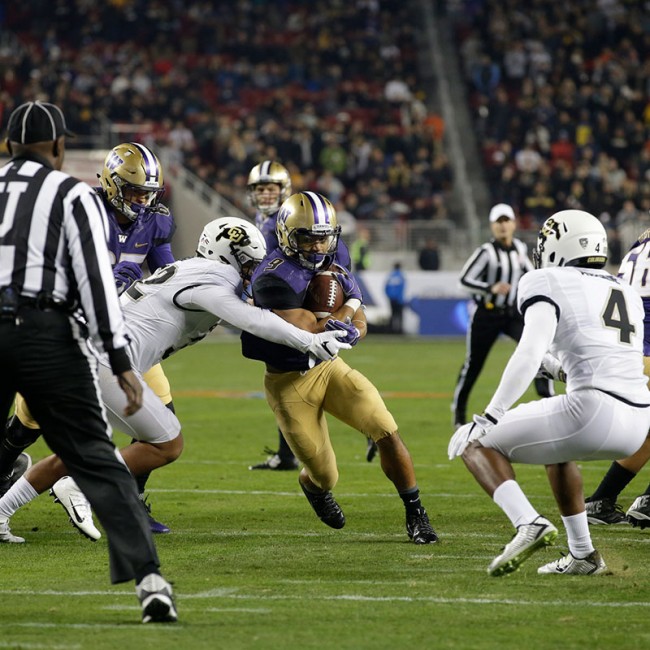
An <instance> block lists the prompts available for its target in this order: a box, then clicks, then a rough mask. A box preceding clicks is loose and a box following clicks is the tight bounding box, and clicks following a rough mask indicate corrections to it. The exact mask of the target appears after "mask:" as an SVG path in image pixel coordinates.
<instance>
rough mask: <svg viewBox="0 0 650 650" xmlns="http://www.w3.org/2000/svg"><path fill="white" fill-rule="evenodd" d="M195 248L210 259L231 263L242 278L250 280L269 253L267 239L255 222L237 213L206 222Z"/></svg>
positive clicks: (202, 255)
mask: <svg viewBox="0 0 650 650" xmlns="http://www.w3.org/2000/svg"><path fill="white" fill-rule="evenodd" d="M196 252H197V253H198V254H199V255H201V257H206V258H207V259H209V260H217V261H219V262H222V263H223V264H230V265H231V266H233V267H235V269H237V271H238V272H239V275H240V276H241V278H242V280H250V278H251V276H252V275H253V271H254V270H255V269H256V268H257V266H258V265H259V263H260V262H261V261H262V260H263V259H264V256H265V255H266V242H265V241H264V237H263V236H262V233H261V232H260V231H259V230H258V229H257V228H256V227H255V226H254V225H253V224H252V223H249V222H248V221H245V220H244V219H239V218H237V217H222V218H221V219H215V220H214V221H210V223H208V224H206V225H205V227H204V228H203V232H202V233H201V236H200V237H199V243H198V246H197V249H196Z"/></svg>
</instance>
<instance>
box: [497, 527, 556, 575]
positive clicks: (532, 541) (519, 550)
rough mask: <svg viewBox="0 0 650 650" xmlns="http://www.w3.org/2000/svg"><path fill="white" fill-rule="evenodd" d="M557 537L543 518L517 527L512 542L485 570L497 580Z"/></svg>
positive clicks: (554, 530)
mask: <svg viewBox="0 0 650 650" xmlns="http://www.w3.org/2000/svg"><path fill="white" fill-rule="evenodd" d="M556 537H557V528H556V527H555V526H554V525H553V524H552V523H551V522H550V521H549V520H548V519H545V518H544V517H541V516H539V517H537V519H535V521H533V522H532V523H530V524H523V525H522V526H517V532H516V533H515V534H514V536H513V538H512V540H511V541H510V542H509V543H508V544H506V545H505V546H504V548H503V552H502V553H501V555H498V556H497V557H495V558H494V560H492V562H491V563H490V566H489V567H488V569H487V572H488V574H489V575H491V576H493V577H495V578H498V577H500V576H503V575H506V574H507V573H513V572H514V571H516V570H517V569H518V568H519V567H520V566H521V564H522V563H523V562H524V561H525V560H527V559H528V558H529V557H530V556H531V555H532V554H533V553H534V552H535V551H537V550H538V549H540V548H543V547H544V546H549V545H550V544H552V543H553V542H554V541H555V539H556Z"/></svg>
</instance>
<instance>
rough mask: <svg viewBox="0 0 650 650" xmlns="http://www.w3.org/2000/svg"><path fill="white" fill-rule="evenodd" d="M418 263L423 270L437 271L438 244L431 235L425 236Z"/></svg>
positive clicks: (438, 266) (438, 263)
mask: <svg viewBox="0 0 650 650" xmlns="http://www.w3.org/2000/svg"><path fill="white" fill-rule="evenodd" d="M418 265H419V267H420V268H421V269H422V270H423V271H437V270H438V269H439V268H440V255H439V253H438V245H437V244H436V242H435V240H434V239H433V238H432V237H427V239H426V240H425V242H424V246H423V247H422V248H421V249H420V253H419V255H418Z"/></svg>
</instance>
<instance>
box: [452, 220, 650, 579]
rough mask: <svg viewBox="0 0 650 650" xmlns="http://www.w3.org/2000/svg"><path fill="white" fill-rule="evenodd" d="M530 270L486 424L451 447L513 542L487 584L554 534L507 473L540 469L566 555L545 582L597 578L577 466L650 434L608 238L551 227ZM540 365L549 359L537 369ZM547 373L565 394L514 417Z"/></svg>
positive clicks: (634, 317)
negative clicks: (517, 467)
mask: <svg viewBox="0 0 650 650" xmlns="http://www.w3.org/2000/svg"><path fill="white" fill-rule="evenodd" d="M533 259H534V261H535V268H536V269H537V270H534V271H531V272H529V273H527V274H526V275H525V276H524V277H523V278H522V280H521V282H520V283H519V295H518V298H517V305H518V309H519V311H520V312H521V313H522V314H523V316H524V320H525V325H524V331H523V334H522V337H521V340H520V341H519V344H518V345H517V348H516V350H515V351H514V353H513V355H512V357H511V358H510V361H509V362H508V364H507V366H506V368H505V370H504V373H503V376H502V378H501V382H500V383H499V386H498V388H497V390H496V392H495V393H494V396H493V397H492V399H491V400H490V403H489V404H488V405H487V407H486V409H485V411H484V413H483V415H475V416H474V419H473V422H470V423H468V424H465V425H463V426H462V427H460V428H459V429H458V430H457V432H456V433H455V434H454V435H453V436H452V438H451V440H450V442H449V450H448V451H449V458H450V459H453V458H455V457H456V456H461V455H462V458H463V461H464V462H465V465H466V466H467V468H468V469H469V471H470V472H471V473H472V474H473V476H474V478H475V479H476V480H477V482H478V483H479V485H480V486H481V487H482V488H483V489H484V490H485V491H486V492H487V493H488V495H489V496H491V497H492V498H493V499H494V502H495V503H496V504H497V505H498V506H499V507H500V508H501V509H502V510H503V512H504V513H505V514H506V516H507V517H508V519H510V521H511V522H512V525H513V526H514V527H515V529H516V532H515V535H514V537H513V538H512V540H511V541H510V543H508V544H507V545H506V546H505V547H504V549H503V551H502V552H501V554H500V555H498V556H497V557H496V558H494V560H493V561H492V562H491V563H490V565H489V567H488V574H489V575H492V576H501V575H505V574H507V573H511V572H512V571H516V570H517V569H518V568H519V566H520V565H521V563H522V562H524V560H526V559H527V558H528V557H529V556H530V555H531V554H532V553H534V552H535V551H536V550H537V549H539V548H542V547H543V546H546V545H548V544H551V543H552V542H553V541H554V540H555V538H556V537H557V534H558V531H557V528H556V527H555V526H554V525H553V524H552V523H551V522H550V521H549V520H548V519H546V518H545V517H543V516H541V515H540V514H539V512H538V511H537V510H536V509H535V508H534V507H533V505H532V504H531V503H530V502H529V501H528V499H527V498H526V496H525V494H524V493H523V491H522V490H521V488H520V487H519V484H518V483H517V482H516V481H515V474H514V470H513V467H512V464H513V463H527V464H543V465H545V466H546V472H547V475H548V478H549V481H550V484H551V488H552V490H553V494H554V496H555V500H556V501H557V505H558V508H559V510H560V514H561V516H562V523H563V524H564V527H565V529H566V533H567V538H568V545H569V554H568V555H566V556H563V557H562V558H560V559H559V560H555V561H553V562H549V563H548V564H545V565H543V566H541V567H540V568H539V569H538V570H537V572H538V573H541V574H561V575H566V574H581V575H595V574H599V573H604V572H606V571H607V565H606V564H605V561H604V559H603V558H602V556H601V555H600V553H599V552H598V551H596V550H595V549H594V546H593V543H592V540H591V535H590V532H589V525H588V522H587V513H586V511H585V502H584V495H583V491H582V477H581V474H580V470H579V469H578V466H577V464H576V462H575V461H576V460H602V459H612V458H622V457H624V456H628V455H630V454H632V453H634V452H635V451H637V449H639V447H640V446H641V445H642V444H643V441H644V440H645V438H646V435H647V433H648V428H649V427H650V391H649V390H648V387H647V377H646V376H645V375H644V374H643V362H642V350H643V318H644V311H643V304H642V302H641V298H640V296H639V295H638V294H637V293H636V291H635V290H634V289H633V288H632V287H630V285H629V284H628V283H627V282H625V281H623V280H621V279H619V278H615V277H614V276H612V275H611V274H610V273H608V272H607V271H606V270H605V269H604V267H605V264H606V262H607V234H606V233H605V229H604V228H603V226H602V224H601V223H600V221H599V220H598V219H597V218H596V217H594V216H593V215H591V214H589V213H587V212H583V211H582V210H563V211H561V212H557V213H556V214H554V215H552V216H551V217H549V218H548V219H547V220H546V221H545V222H544V225H543V226H542V229H541V230H540V232H539V235H538V237H537V246H536V249H535V251H534V253H533ZM545 355H546V357H545ZM542 361H544V365H545V366H546V368H547V370H548V371H549V373H550V374H551V375H552V376H553V377H555V378H556V379H560V378H561V375H562V374H563V375H564V376H565V378H566V382H567V384H566V394H565V395H558V396H554V397H548V398H546V399H542V400H538V401H535V402H530V403H527V404H520V405H518V406H516V407H515V408H512V405H513V404H514V403H515V402H516V401H517V400H518V399H519V398H520V397H521V396H522V395H523V393H524V391H525V390H526V389H527V387H528V386H529V384H530V383H531V382H532V381H533V379H534V377H535V374H536V372H537V369H538V368H539V367H540V365H541V364H542Z"/></svg>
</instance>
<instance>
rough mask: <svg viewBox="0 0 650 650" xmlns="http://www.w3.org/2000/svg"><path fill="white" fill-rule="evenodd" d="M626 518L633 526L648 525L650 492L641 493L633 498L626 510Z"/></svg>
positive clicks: (644, 526)
mask: <svg viewBox="0 0 650 650" xmlns="http://www.w3.org/2000/svg"><path fill="white" fill-rule="evenodd" d="M626 519H627V521H628V522H629V523H631V524H632V525H633V526H638V527H639V528H648V527H650V494H642V495H641V496H639V497H637V498H636V499H634V501H633V503H632V505H631V506H630V507H629V508H628V510H627V513H626Z"/></svg>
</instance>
